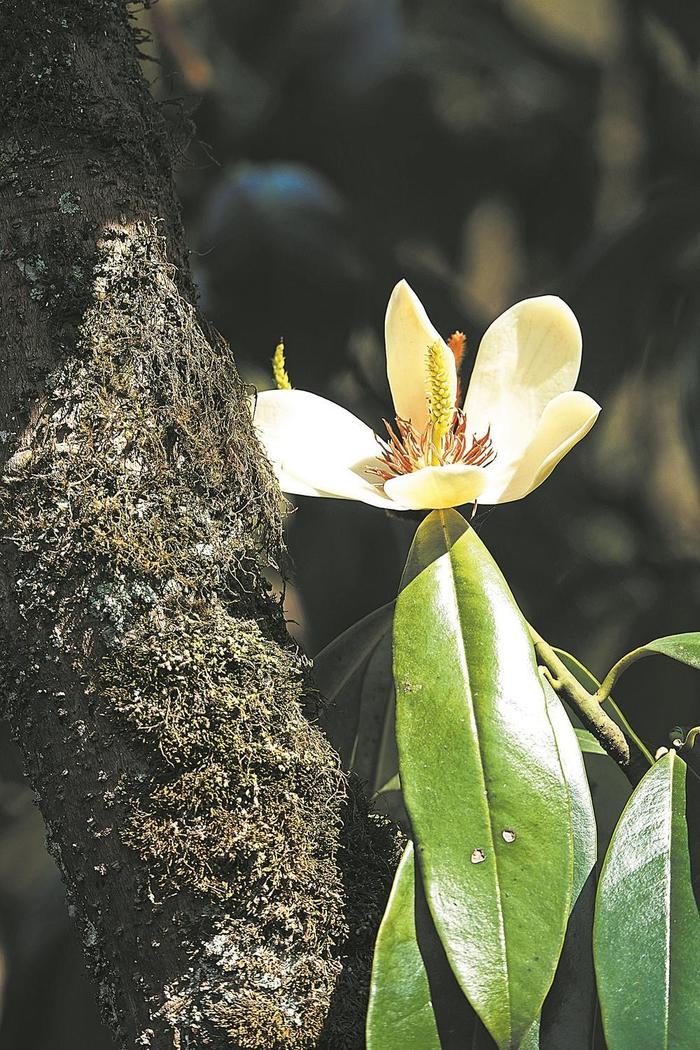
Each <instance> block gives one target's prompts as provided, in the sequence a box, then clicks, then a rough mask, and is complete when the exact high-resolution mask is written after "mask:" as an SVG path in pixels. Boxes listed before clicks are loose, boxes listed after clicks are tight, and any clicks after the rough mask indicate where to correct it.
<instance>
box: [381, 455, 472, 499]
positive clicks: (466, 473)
mask: <svg viewBox="0 0 700 1050" xmlns="http://www.w3.org/2000/svg"><path fill="white" fill-rule="evenodd" d="M487 481H488V478H487V476H486V470H485V469H484V468H483V467H473V466H465V465H463V464H461V463H450V464H448V465H447V466H445V467H423V468H422V470H415V471H413V473H412V474H401V475H399V477H396V478H391V479H390V480H389V481H387V482H385V484H384V489H385V491H386V493H387V495H388V496H389V497H390V498H391V499H392V500H396V501H397V502H398V503H400V504H401V505H402V509H405V510H441V509H443V508H445V507H461V506H462V504H464V503H473V502H474V500H476V499H478V498H479V496H480V495H481V493H482V492H483V490H484V487H485V485H486V483H487Z"/></svg>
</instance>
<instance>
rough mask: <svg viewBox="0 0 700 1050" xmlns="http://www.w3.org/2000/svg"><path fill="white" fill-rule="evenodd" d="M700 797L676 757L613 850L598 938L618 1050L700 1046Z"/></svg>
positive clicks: (602, 988) (635, 808)
mask: <svg viewBox="0 0 700 1050" xmlns="http://www.w3.org/2000/svg"><path fill="white" fill-rule="evenodd" d="M699 796H700V781H699V780H698V778H697V777H696V776H695V774H694V773H692V772H691V771H690V770H689V769H688V767H687V766H686V765H685V763H684V762H683V760H682V759H680V758H679V757H678V755H677V754H676V753H675V752H674V751H671V752H669V753H668V754H667V755H664V757H663V758H662V759H660V761H659V762H657V763H656V764H655V765H654V766H653V767H652V768H651V769H650V770H649V772H648V773H647V774H646V776H645V777H644V778H643V780H642V781H641V782H640V783H639V784H638V785H637V787H636V789H635V791H634V793H633V795H632V797H631V798H630V800H629V802H628V803H627V806H626V807H625V810H624V812H623V814H622V816H621V818H620V822H619V824H618V826H617V828H616V829H615V833H614V835H613V838H612V842H611V843H610V849H609V850H608V854H607V856H606V858H605V863H604V865H603V870H602V872H601V876H600V884H599V888H598V898H597V902H596V917H595V929H594V940H593V949H594V955H595V966H596V975H597V979H598V995H599V997H600V1003H601V1010H602V1014H603V1025H604V1028H605V1037H606V1040H607V1043H608V1047H609V1050H629V1048H630V1047H633V1048H634V1050H697V1047H698V1046H700V996H699V995H698V974H699V973H700V914H699V913H698V897H697V894H698V884H697V879H698V862H699V861H700V856H699V851H700V839H699V837H698V830H699V820H698V817H699V814H700V808H699V801H700V798H699ZM694 879H695V880H696V881H695V885H694V884H693V880H694Z"/></svg>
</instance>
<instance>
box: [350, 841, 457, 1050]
mask: <svg viewBox="0 0 700 1050" xmlns="http://www.w3.org/2000/svg"><path fill="white" fill-rule="evenodd" d="M414 883H415V865H414V859H413V844H412V843H409V844H408V846H407V847H406V850H405V852H404V855H403V857H402V858H401V863H400V864H399V867H398V870H397V872H396V876H395V878H394V885H393V887H392V890H391V896H390V897H389V903H388V904H387V907H386V911H385V913H384V918H383V919H382V923H381V926H380V927H379V933H378V935H377V941H376V944H375V948H374V961H373V963H372V981H371V986H370V995H369V1007H368V1010H367V1050H440V1039H439V1036H438V1030H437V1025H436V1022H435V1015H434V1012H433V1004H432V1000H431V997H430V985H429V983H428V975H427V973H426V970H425V966H424V965H423V958H422V956H421V953H420V949H419V947H418V941H417V937H416V923H415V914H414V912H415V890H414Z"/></svg>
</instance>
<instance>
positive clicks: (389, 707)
mask: <svg viewBox="0 0 700 1050" xmlns="http://www.w3.org/2000/svg"><path fill="white" fill-rule="evenodd" d="M392 651H393V659H392ZM653 652H658V653H663V654H665V655H667V656H670V657H673V658H674V659H677V660H680V661H682V662H685V663H688V664H690V665H691V666H695V667H698V666H700V635H683V636H674V637H670V638H665V639H660V640H658V641H657V642H652V643H650V645H649V646H646V647H644V649H642V650H639V651H638V652H637V653H636V654H634V657H635V658H639V656H641V655H646V654H647V653H653ZM627 662H628V663H629V662H632V661H631V660H630V659H628V661H627ZM568 664H569V666H570V667H572V668H576V662H575V661H574V660H573V659H572V658H571V657H569V658H568ZM316 666H317V673H318V674H319V677H320V680H321V682H322V684H323V685H324V687H325V688H326V690H327V692H328V693H329V695H330V696H331V697H332V698H333V699H334V701H335V706H334V707H333V708H332V710H331V714H330V715H329V731H330V732H331V734H332V735H333V736H334V739H335V741H336V743H337V746H338V747H339V748H340V749H341V751H342V752H343V754H344V757H345V758H346V760H347V761H348V762H349V764H350V765H351V766H353V767H355V768H356V769H359V770H361V771H362V773H363V775H365V776H366V777H368V778H369V779H370V782H373V784H374V786H375V789H376V790H377V798H376V800H377V804H378V805H379V806H380V807H382V805H383V806H384V807H385V808H386V807H387V806H388V808H389V810H390V811H391V812H392V813H393V814H394V815H395V816H397V817H398V818H399V819H400V820H401V821H402V822H403V823H404V826H405V827H406V829H407V830H408V832H409V834H410V836H411V841H409V843H408V845H407V847H406V850H405V853H404V856H403V859H402V862H401V865H400V867H399V869H398V871H397V874H396V878H395V881H394V887H393V891H392V895H391V899H390V901H389V904H388V907H387V910H386V913H385V916H384V920H383V923H382V927H381V929H380V932H379V936H378V939H377V944H376V948H375V958H374V968H373V979H372V991H371V998H370V1004H369V1011H368V1016H367V1046H368V1048H369V1050H398V1048H403V1047H409V1048H413V1047H415V1048H416V1050H418V1048H420V1050H440V1048H452V1047H455V1048H456V1047H465V1046H470V1047H479V1048H483V1050H486V1048H487V1047H494V1046H495V1047H497V1048H498V1050H516V1048H521V1050H557V1048H562V1047H564V1046H566V1047H567V1048H572V1050H579V1048H580V1050H584V1048H585V1050H592V1048H595V1047H608V1048H609V1050H627V1048H629V1047H634V1046H641V1047H649V1048H650V1050H651V1048H654V1050H656V1048H659V1050H660V1048H663V1047H668V1048H674V1050H691V1048H692V1047H694V1046H696V1045H697V1042H698V1039H699V1038H700V1005H699V1004H698V999H697V996H696V995H695V991H694V981H695V974H696V972H697V968H698V965H699V964H700V948H699V947H698V945H699V944H700V914H699V912H698V892H700V886H699V884H698V867H697V864H698V855H697V854H698V849H699V848H700V836H698V820H699V819H700V808H699V806H698V804H699V802H700V777H699V776H698V772H697V759H695V757H694V752H693V746H692V745H693V743H694V734H693V733H692V732H691V733H690V734H689V735H688V739H687V741H686V742H685V744H683V745H682V746H681V742H680V741H679V742H677V746H678V750H675V749H671V750H670V751H667V750H666V749H662V751H663V752H664V753H663V754H662V755H659V757H658V760H657V761H654V760H653V759H652V757H651V755H650V753H649V752H648V750H647V749H646V747H645V745H644V744H643V743H642V742H641V741H640V740H639V738H637V737H636V736H635V734H634V733H633V731H632V730H631V728H630V727H629V726H628V724H627V723H626V722H623V725H624V728H625V732H626V735H627V736H628V739H629V740H630V742H631V743H632V744H633V745H635V746H636V747H637V750H638V751H639V752H640V753H641V754H642V755H643V756H644V757H645V760H646V769H647V772H646V773H645V774H644V775H643V777H642V779H641V781H640V782H639V783H638V784H637V786H636V787H635V789H634V791H633V793H632V795H631V798H630V799H629V801H628V803H627V805H626V807H625V809H624V812H623V813H622V815H621V817H620V820H619V822H618V825H617V828H616V829H615V832H614V834H613V836H612V841H611V842H610V845H609V848H608V850H607V854H606V856H605V860H604V862H603V864H602V870H601V871H600V872H598V869H597V866H596V858H597V828H596V816H595V811H594V807H593V803H592V800H591V793H590V790H589V784H588V779H587V775H586V770H585V766H584V761H583V754H582V752H583V751H586V752H588V753H590V754H594V753H595V754H598V755H600V754H603V755H604V754H605V751H604V750H603V748H601V746H600V744H599V743H598V742H597V740H596V739H595V737H593V736H592V735H591V734H590V733H588V732H585V731H583V730H581V729H580V728H579V729H578V730H576V729H575V728H574V725H573V722H574V721H576V719H575V717H574V715H573V712H572V711H570V710H569V709H568V708H567V707H566V706H565V705H564V704H563V703H562V701H561V699H560V697H559V695H557V692H555V689H554V688H553V687H552V684H551V681H552V679H551V676H549V675H548V674H547V673H545V672H544V671H543V669H542V668H541V667H538V662H537V660H536V656H535V649H534V648H533V643H532V637H531V630H530V628H529V627H528V625H527V623H526V621H525V620H524V619H523V617H522V614H521V613H520V611H519V609H518V607H517V605H516V604H515V601H514V599H513V596H512V594H511V593H510V590H509V588H508V586H507V584H506V582H505V580H504V579H503V577H502V575H501V573H500V571H499V569H498V568H497V566H496V564H495V563H494V561H493V560H492V558H491V556H490V554H489V553H488V551H487V550H486V548H485V547H484V545H483V544H482V543H481V541H480V540H479V538H478V537H477V535H476V533H475V532H474V530H473V529H471V528H470V527H469V526H468V525H467V524H466V522H465V521H464V520H463V519H462V518H461V517H460V515H459V514H457V513H456V512H454V511H441V512H437V511H436V512H433V514H431V515H430V516H429V517H428V518H427V519H426V520H425V521H424V522H423V524H422V525H421V526H420V527H419V529H418V532H417V534H416V537H415V539H414V542H413V546H412V548H411V552H410V554H409V557H408V561H407V564H406V568H405V571H404V577H403V581H402V588H401V591H400V593H399V596H398V598H397V600H396V602H395V604H393V605H392V606H388V607H386V608H384V609H382V610H379V611H378V612H377V613H375V614H373V615H372V616H371V617H369V618H367V619H366V620H365V621H363V622H362V623H360V624H359V625H357V626H356V627H355V628H351V629H350V631H348V632H347V633H346V634H345V636H343V637H341V639H339V640H338V641H336V642H335V643H332V644H331V645H330V646H329V647H328V648H327V649H326V650H325V651H324V652H323V653H321V654H320V656H319V658H318V659H317V665H316ZM577 670H578V673H579V677H580V678H581V680H582V682H583V683H584V684H586V685H591V683H595V680H594V679H592V676H590V675H588V673H587V672H585V670H584V669H582V668H580V666H579V668H577ZM595 685H596V686H597V683H595ZM610 704H611V701H607V706H608V709H609V710H610V711H611V713H612V714H615V708H614V706H613V707H612V708H610ZM394 736H395V744H394V742H393V738H394ZM595 761H598V762H600V761H608V760H607V759H601V758H600V757H598V758H597V759H595ZM385 778H387V779H386V781H385ZM380 782H383V787H382V786H380ZM594 970H595V975H594ZM599 1011H600V1013H601V1014H602V1026H601V1023H600V1018H599Z"/></svg>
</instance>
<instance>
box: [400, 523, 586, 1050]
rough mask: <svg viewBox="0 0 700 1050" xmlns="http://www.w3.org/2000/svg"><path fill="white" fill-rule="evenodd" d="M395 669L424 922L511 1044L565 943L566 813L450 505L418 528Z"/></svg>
mask: <svg viewBox="0 0 700 1050" xmlns="http://www.w3.org/2000/svg"><path fill="white" fill-rule="evenodd" d="M394 678H395V683H396V694H397V695H396V725H397V740H398V745H399V762H400V771H401V784H402V787H403V793H404V801H405V804H406V808H407V810H408V813H409V816H410V819H411V824H412V827H413V830H414V836H415V841H416V845H417V849H418V853H419V858H420V868H421V875H422V878H423V884H424V887H425V892H426V897H427V900H428V903H429V906H430V910H431V913H432V916H433V920H434V922H435V927H436V929H437V931H438V934H439V936H440V939H441V941H442V943H443V945H444V948H445V952H446V954H447V957H448V959H449V961H450V965H451V966H452V969H453V971H454V973H455V975H456V977H457V979H458V981H459V982H460V984H461V987H462V989H463V990H464V992H465V994H466V995H467V996H468V998H469V1000H470V1002H471V1003H472V1005H473V1006H474V1008H475V1009H476V1011H477V1013H478V1014H479V1016H480V1017H481V1019H482V1021H483V1022H484V1024H485V1025H486V1027H487V1028H488V1029H489V1031H490V1032H491V1034H492V1035H493V1037H494V1038H495V1040H496V1042H497V1043H498V1045H499V1047H501V1048H506V1047H517V1046H518V1044H519V1042H520V1040H521V1039H522V1038H523V1036H524V1034H525V1032H526V1030H527V1029H528V1027H529V1026H530V1025H531V1024H532V1022H533V1021H534V1020H535V1018H536V1017H537V1015H538V1014H539V1011H540V1008H541V1006H542V1003H543V1001H544V998H545V995H546V993H547V991H548V989H549V987H550V985H551V983H552V980H553V978H554V973H555V970H556V966H557V960H558V958H559V955H560V952H561V948H562V943H563V940H564V932H565V928H566V922H567V918H568V914H569V905H570V901H571V888H572V865H573V844H572V826H571V811H570V804H569V795H568V791H567V786H566V782H565V779H564V774H563V772H562V768H561V763H560V760H559V755H558V752H557V746H556V741H555V737H554V732H553V730H552V726H551V724H550V721H549V717H548V714H547V707H546V702H545V696H544V691H543V689H542V685H541V682H540V679H539V676H538V672H537V666H536V663H535V658H534V652H533V648H532V643H531V640H530V635H529V632H528V629H527V626H526V624H525V622H524V620H523V618H522V616H521V614H520V612H519V610H518V608H517V606H516V605H515V602H514V600H513V597H512V595H511V593H510V591H509V590H508V587H507V585H506V583H505V581H504V579H503V577H502V576H501V573H500V572H499V570H498V567H497V566H496V565H495V563H494V561H493V559H492V558H491V556H490V555H489V553H488V551H487V550H486V548H485V547H484V545H483V544H482V543H481V541H480V540H479V538H478V537H477V535H476V533H475V532H474V531H473V529H471V528H469V526H468V525H467V524H466V522H465V521H464V519H463V518H462V517H461V516H460V515H459V514H457V513H456V512H455V511H435V512H433V513H432V514H431V515H430V516H429V517H428V518H426V520H425V521H424V522H423V523H422V525H421V526H420V527H419V529H418V531H417V533H416V537H415V540H414V542H413V546H412V548H411V551H410V554H409V557H408V561H407V564H406V570H405V573H404V579H403V581H402V590H401V593H400V594H399V597H398V599H397V602H396V612H395V616H394Z"/></svg>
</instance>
